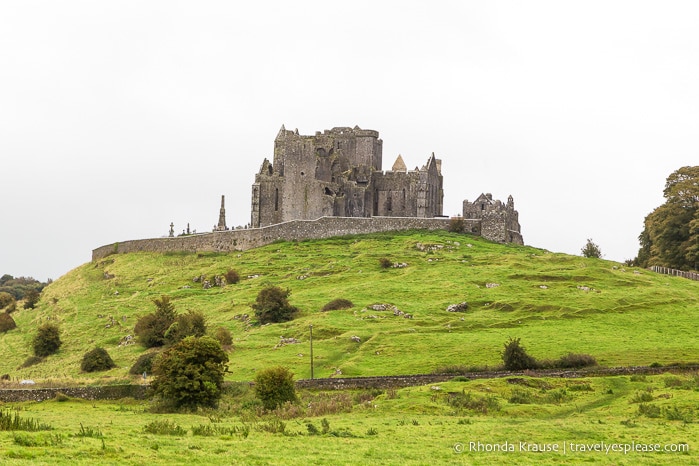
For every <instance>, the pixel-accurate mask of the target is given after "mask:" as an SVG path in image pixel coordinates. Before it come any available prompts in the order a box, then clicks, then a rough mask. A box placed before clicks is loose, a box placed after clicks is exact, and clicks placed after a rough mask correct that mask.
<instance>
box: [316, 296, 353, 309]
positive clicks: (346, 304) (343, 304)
mask: <svg viewBox="0 0 699 466" xmlns="http://www.w3.org/2000/svg"><path fill="white" fill-rule="evenodd" d="M352 307H354V304H353V303H352V301H350V300H349V299H342V298H338V299H333V300H332V301H330V302H329V303H328V304H326V305H325V306H323V309H322V310H323V311H339V310H340V309H350V308H352Z"/></svg>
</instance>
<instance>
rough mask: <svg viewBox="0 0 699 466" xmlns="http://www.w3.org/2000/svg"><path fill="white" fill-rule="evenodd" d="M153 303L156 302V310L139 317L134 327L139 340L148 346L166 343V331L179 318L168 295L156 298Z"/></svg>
mask: <svg viewBox="0 0 699 466" xmlns="http://www.w3.org/2000/svg"><path fill="white" fill-rule="evenodd" d="M153 304H155V308H156V309H155V312H153V313H151V314H146V315H145V316H143V317H141V318H140V319H138V322H136V326H135V327H134V333H135V334H136V336H137V337H138V341H139V342H140V343H141V344H142V345H143V346H145V347H146V348H153V347H155V346H163V345H164V344H165V343H166V340H165V332H167V330H168V329H169V328H170V326H171V325H172V324H173V323H174V322H175V319H176V318H177V313H176V312H175V306H174V305H173V304H172V302H170V298H169V297H168V296H161V297H160V299H157V298H156V299H154V300H153Z"/></svg>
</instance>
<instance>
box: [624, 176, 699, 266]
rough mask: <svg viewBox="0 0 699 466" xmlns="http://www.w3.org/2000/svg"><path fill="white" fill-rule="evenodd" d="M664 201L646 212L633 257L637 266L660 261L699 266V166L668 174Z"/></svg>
mask: <svg viewBox="0 0 699 466" xmlns="http://www.w3.org/2000/svg"><path fill="white" fill-rule="evenodd" d="M663 196H664V197H665V203H664V204H663V205H661V206H659V207H657V208H656V209H655V210H653V212H651V213H650V214H648V215H647V216H646V218H645V221H644V223H643V231H642V232H641V234H640V235H639V238H638V239H639V242H640V244H641V248H640V250H639V251H638V255H637V256H636V258H635V259H634V260H633V264H634V265H637V266H639V267H649V266H652V265H661V266H664V267H670V268H674V269H681V270H689V269H697V268H698V266H699V166H696V167H682V168H680V169H678V170H676V171H674V172H673V173H672V174H670V176H668V178H667V180H666V183H665V189H664V190H663Z"/></svg>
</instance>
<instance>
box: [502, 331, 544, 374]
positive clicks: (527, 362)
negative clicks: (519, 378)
mask: <svg viewBox="0 0 699 466" xmlns="http://www.w3.org/2000/svg"><path fill="white" fill-rule="evenodd" d="M502 361H503V362H504V363H505V370H508V371H522V370H526V369H536V368H537V367H538V366H539V365H538V363H537V362H536V359H534V358H533V357H532V356H530V355H529V354H527V351H526V350H525V349H524V347H523V346H522V345H521V344H520V342H519V338H514V339H513V338H510V339H509V340H508V341H507V343H505V349H504V351H503V352H502Z"/></svg>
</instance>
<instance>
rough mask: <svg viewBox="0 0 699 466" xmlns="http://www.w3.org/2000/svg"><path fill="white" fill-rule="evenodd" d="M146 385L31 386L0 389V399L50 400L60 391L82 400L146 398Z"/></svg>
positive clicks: (4, 400) (6, 401)
mask: <svg viewBox="0 0 699 466" xmlns="http://www.w3.org/2000/svg"><path fill="white" fill-rule="evenodd" d="M147 389H148V387H147V386H146V385H106V386H104V387H66V388H31V389H0V401H2V402H4V403H15V402H21V401H46V400H52V399H54V398H55V397H56V395H58V394H59V393H62V394H64V395H67V396H69V397H71V398H82V399H84V400H120V399H122V398H134V399H137V400H142V399H144V398H146V391H147Z"/></svg>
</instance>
